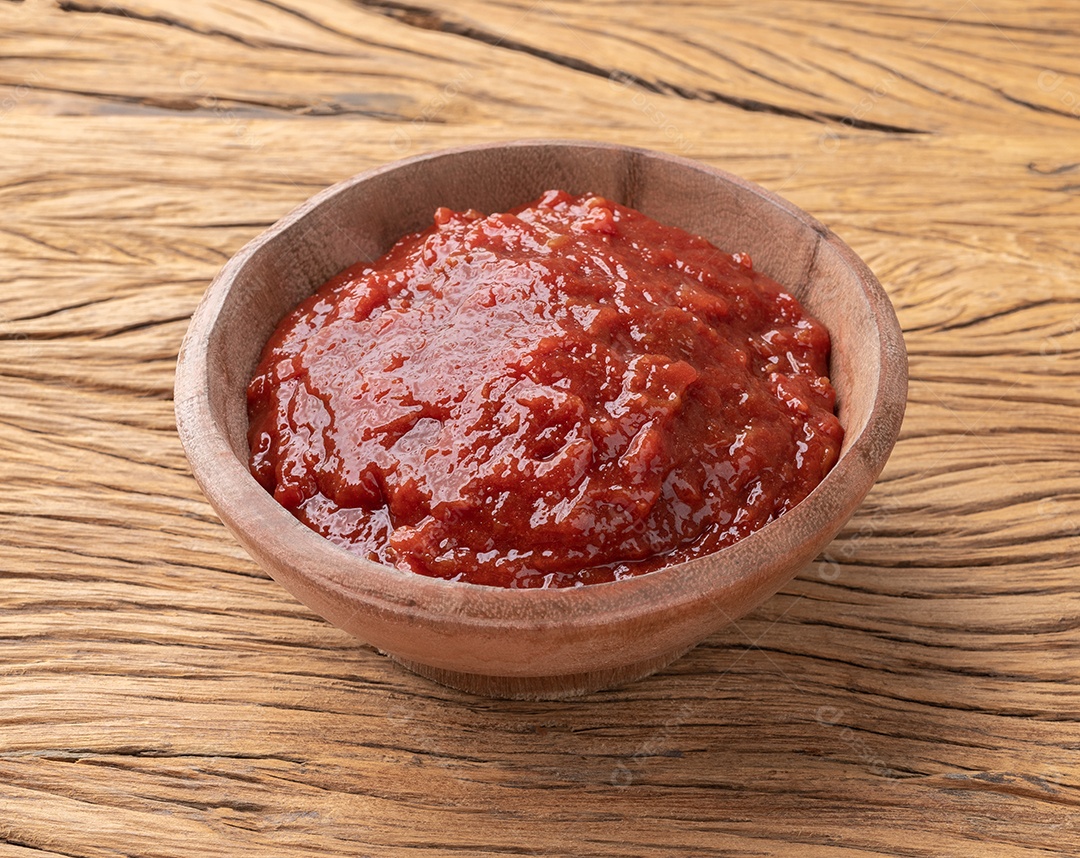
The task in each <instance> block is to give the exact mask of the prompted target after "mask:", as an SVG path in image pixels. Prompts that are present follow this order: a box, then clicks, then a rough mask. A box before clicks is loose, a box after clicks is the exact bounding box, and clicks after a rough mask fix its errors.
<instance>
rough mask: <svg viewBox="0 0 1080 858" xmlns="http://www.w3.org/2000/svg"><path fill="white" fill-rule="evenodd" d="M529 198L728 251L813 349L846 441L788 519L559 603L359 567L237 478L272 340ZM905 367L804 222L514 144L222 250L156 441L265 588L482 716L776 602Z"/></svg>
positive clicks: (602, 162) (644, 163) (829, 516)
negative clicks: (376, 275)
mask: <svg viewBox="0 0 1080 858" xmlns="http://www.w3.org/2000/svg"><path fill="white" fill-rule="evenodd" d="M550 188H562V189H565V190H567V191H570V192H571V193H589V192H591V193H596V194H599V195H602V196H606V197H609V198H611V199H614V200H616V201H618V202H621V203H625V204H626V205H629V206H632V207H634V208H637V209H640V210H641V211H643V212H645V213H646V214H648V215H650V216H651V217H653V218H655V219H656V220H658V221H660V222H661V223H666V224H671V225H674V226H679V227H682V228H683V229H686V230H688V231H690V232H693V233H698V234H700V235H703V236H705V237H706V238H708V239H709V240H711V241H712V242H714V243H715V244H717V245H718V246H719V247H721V248H722V249H724V250H727V251H729V252H733V251H746V252H749V253H750V255H751V257H752V258H753V260H754V265H755V268H757V269H759V270H761V271H763V272H764V273H766V274H768V275H769V276H771V277H772V278H773V279H775V280H777V281H779V282H780V283H782V284H784V285H785V286H787V287H788V288H789V289H791V290H793V292H794V294H795V295H796V296H797V297H798V298H799V299H800V300H801V301H802V302H803V304H804V305H805V306H806V307H807V309H808V310H809V311H810V312H811V313H812V314H813V315H815V316H817V317H818V318H819V319H821V320H822V321H823V322H824V323H825V324H826V325H827V326H828V328H829V330H830V332H831V333H832V341H833V355H832V380H833V383H834V385H835V387H836V390H837V393H838V402H839V406H838V409H839V410H838V413H839V416H840V420H841V422H842V423H843V425H844V427H845V429H846V433H847V436H846V440H845V441H844V446H843V449H842V451H841V454H840V458H839V461H838V462H837V464H836V466H835V467H834V468H833V470H832V471H831V472H830V473H829V475H828V476H827V477H826V478H825V480H824V481H823V482H822V483H821V484H820V485H818V487H817V488H816V489H815V490H814V491H813V492H812V493H811V494H810V496H809V497H808V498H806V499H805V500H804V501H803V502H802V503H800V504H799V505H798V506H796V507H795V508H794V509H792V510H791V511H789V512H788V513H787V514H785V515H784V516H782V517H781V518H779V519H778V520H776V521H774V522H772V523H771V524H769V525H768V526H766V527H765V528H763V529H762V530H760V531H758V532H756V533H754V534H752V535H751V536H749V537H747V538H746V539H743V540H741V541H740V542H738V543H736V544H734V545H732V546H730V547H728V548H724V549H723V550H721V551H718V552H716V553H714V554H711V555H709V556H706V557H703V558H700V559H697V560H693V561H690V562H688V563H683V564H680V565H677V566H672V567H669V568H667V569H662V570H660V571H657V572H653V573H650V574H647V575H643V576H640V577H637V578H630V579H627V580H623V581H616V582H613V583H608V584H596V585H591V586H587V587H580V588H575V589H560V590H509V589H501V588H494V587H484V586H479V585H475V584H466V583H459V582H450V581H444V580H441V579H435V578H427V577H423V576H420V575H415V574H412V573H409V572H404V571H401V570H399V569H394V568H390V567H387V566H382V565H379V564H376V563H372V562H370V561H367V560H363V559H361V558H360V557H357V556H354V555H352V554H350V553H348V552H347V551H345V550H343V549H341V548H338V547H336V546H335V545H333V544H331V543H330V542H328V541H327V540H325V539H323V538H322V537H320V536H318V535H317V534H316V533H314V532H313V531H311V530H309V529H308V528H307V527H305V526H304V525H302V524H300V523H299V522H298V521H297V520H296V519H295V518H293V516H292V515H291V514H290V513H288V512H287V511H286V510H285V509H284V508H282V507H281V506H279V505H278V504H277V503H276V502H275V501H274V499H273V498H272V497H271V496H270V495H269V494H267V492H266V491H265V490H263V489H262V487H260V486H259V484H258V483H257V482H256V481H255V479H254V478H253V477H252V476H251V474H250V473H249V472H248V467H247V461H248V445H247V438H246V430H247V415H246V400H245V387H246V384H247V382H248V380H249V378H250V377H251V374H252V371H253V370H254V367H255V365H256V362H257V360H258V357H259V353H260V350H261V348H262V346H263V344H264V343H265V341H266V340H267V339H268V337H269V336H270V334H271V332H272V331H273V330H274V328H275V327H276V325H277V324H278V322H279V321H280V320H281V318H282V317H283V316H284V315H285V313H286V312H287V311H288V310H290V309H291V308H292V307H293V306H294V305H296V304H297V303H298V302H299V301H300V300H301V299H303V298H305V297H306V296H307V295H309V294H310V293H311V292H313V291H314V290H315V289H316V288H317V287H318V286H320V285H321V284H322V283H323V282H325V281H326V280H327V279H328V278H329V277H331V276H332V275H334V274H336V273H337V272H339V271H341V270H342V269H344V268H346V267H348V266H350V265H352V264H354V263H355V262H357V261H359V260H361V259H367V260H370V259H375V258H377V257H379V256H380V255H381V254H382V253H383V252H384V251H386V250H387V249H388V248H389V246H390V245H391V244H392V243H393V242H394V241H395V240H397V239H398V238H399V237H401V236H402V235H404V234H405V233H408V232H412V231H415V230H418V229H421V228H423V227H426V226H428V225H429V224H430V222H431V217H432V214H433V212H434V210H435V208H436V207H438V206H449V207H451V208H454V209H459V210H461V209H468V208H475V209H479V210H480V211H483V212H494V211H505V210H507V209H509V208H512V207H513V206H516V205H519V204H521V203H525V202H528V201H530V200H532V199H534V198H536V197H538V196H539V195H540V194H541V193H542V192H543V191H545V190H548V189H550ZM906 393H907V356H906V353H905V350H904V341H903V338H902V336H901V333H900V328H899V325H898V324H897V320H896V316H895V314H894V312H893V308H892V306H891V305H890V303H889V299H888V298H887V297H886V295H885V293H884V292H883V291H882V289H881V287H880V285H879V284H878V282H877V281H876V280H875V279H874V276H873V274H871V273H870V270H869V269H868V268H867V267H866V265H865V264H863V262H862V261H861V260H860V259H859V258H858V257H857V256H856V255H855V254H854V253H853V252H852V251H851V250H850V249H849V248H848V247H847V246H846V245H845V244H844V243H843V242H842V241H840V240H839V239H838V238H837V237H836V236H835V235H833V234H832V233H831V232H830V231H829V230H828V229H827V228H825V227H824V226H822V225H821V224H820V223H818V222H817V221H816V220H814V219H813V218H812V217H810V216H809V215H807V214H805V213H804V212H802V211H800V210H799V209H797V208H796V207H795V206H793V205H791V204H790V203H788V202H785V201H784V200H782V199H780V198H779V197H777V196H776V195H775V194H771V193H769V192H768V191H766V190H764V189H762V188H760V187H758V186H756V185H754V184H752V183H750V182H747V181H745V180H743V179H740V178H738V177H736V176H732V175H730V174H728V173H725V172H723V171H721V170H717V169H714V168H712V167H708V166H706V165H704V164H700V163H697V162H694V161H690V160H686V159H683V158H677V157H674V156H671V155H666V154H661V153H657V152H650V151H646V150H642V149H634V148H630V147H626V146H616V145H610V144H601V143H586V142H570V141H549V140H539V141H520V142H515V143H506V144H496V145H485V146H471V147H463V148H459V149H451V150H448V151H443V152H436V153H432V154H428V155H421V156H418V157H415V158H409V159H407V160H404V161H400V162H398V163H395V164H390V165H388V166H385V167H379V168H377V169H374V170H369V171H367V172H365V173H361V174H360V175H358V176H354V177H353V178H351V179H348V180H346V181H344V182H341V183H340V184H337V185H334V186H333V187H332V188H328V189H327V190H325V191H323V192H322V193H320V194H318V195H317V196H315V197H313V198H312V199H311V200H309V201H308V202H306V203H305V204H303V205H302V206H300V207H299V208H298V209H296V210H295V211H293V212H292V213H291V214H289V215H287V216H286V217H285V218H284V219H283V220H281V221H279V222H278V223H277V224H275V225H274V226H273V227H271V228H270V229H269V230H267V231H266V232H264V233H263V234H262V235H260V236H259V237H258V238H256V239H255V240H254V241H252V242H251V243H249V244H248V245H247V246H246V247H244V248H243V249H242V250H241V251H240V252H239V253H237V255H236V256H235V257H233V258H232V259H231V260H230V261H229V262H228V264H226V265H225V267H224V268H223V269H222V270H221V273H220V274H219V275H218V277H217V279H216V280H214V282H213V283H212V284H211V286H210V288H209V290H208V291H207V293H206V295H205V297H204V298H203V300H202V303H201V304H200V305H199V307H198V309H197V310H196V312H195V315H194V317H193V318H192V321H191V327H190V329H189V331H188V334H187V337H186V339H185V340H184V345H183V348H182V350H181V352H180V357H179V362H178V365H177V372H176V417H177V427H178V429H179V432H180V438H181V440H182V441H183V444H184V448H185V450H186V451H187V456H188V460H189V462H190V463H191V470H192V472H193V473H194V475H195V478H196V479H197V480H198V482H199V485H200V486H201V487H202V490H203V491H204V492H205V493H206V496H207V498H209V500H210V503H211V504H212V505H213V507H214V509H215V510H217V513H218V515H220V516H221V518H222V520H223V521H224V522H225V524H226V525H228V527H229V528H230V530H232V532H233V533H234V534H235V536H236V538H237V539H238V540H239V541H240V542H241V543H242V544H243V545H244V547H245V548H246V549H247V550H248V551H249V552H250V553H251V555H252V556H253V557H254V558H255V559H256V560H257V561H258V562H259V564H260V565H261V566H262V567H263V568H264V569H266V571H267V572H268V573H269V574H270V575H271V576H273V578H274V579H275V580H277V581H278V582H279V583H280V584H282V586H284V587H285V588H286V589H288V590H289V592H291V593H292V594H293V595H294V596H296V598H297V599H299V600H300V601H301V602H303V603H304V604H305V605H307V606H308V607H310V608H311V609H312V610H313V611H315V612H317V613H318V614H320V615H321V616H323V617H325V618H326V619H327V620H329V621H330V622H331V623H333V624H334V625H337V626H339V627H341V628H342V629H345V630H346V631H348V632H350V633H351V634H353V635H356V636H357V637H358V638H361V639H363V640H365V641H367V642H369V643H370V644H372V645H373V646H375V647H377V648H378V649H379V650H381V651H382V652H384V653H386V654H387V655H389V656H390V657H391V658H393V659H395V660H396V661H398V662H400V663H401V664H403V665H405V666H406V667H407V668H409V669H410V670H413V671H415V672H417V673H419V674H422V675H423V676H427V677H430V678H431V679H434V680H436V681H438V682H442V683H445V684H446V685H450V686H453V687H455V688H460V689H466V690H469V691H472V692H476V693H479V694H485V695H489V696H496V697H519V698H549V697H562V696H569V695H574V694H580V693H584V692H588V691H592V690H595V689H599V688H602V687H607V686H611V685H615V684H620V683H625V682H628V681H630V680H633V679H637V678H639V677H642V676H645V675H647V674H649V673H651V672H652V671H654V670H656V669H657V668H660V667H662V666H664V665H666V664H667V663H669V662H670V661H672V660H673V659H675V658H676V657H678V656H679V655H681V654H682V653H684V652H685V651H686V650H688V649H689V648H691V647H692V646H694V645H695V644H697V643H698V642H699V641H701V640H703V639H704V638H705V637H707V636H708V635H709V634H711V633H712V632H714V631H716V630H717V629H719V628H720V627H722V626H724V625H725V624H726V623H729V622H730V621H732V620H733V619H735V618H737V617H739V616H741V615H742V614H745V613H746V612H747V611H749V610H751V609H752V608H753V607H755V606H756V605H758V604H759V603H760V602H762V601H763V600H764V599H766V598H768V597H769V596H770V595H771V594H773V593H774V592H776V590H777V589H779V588H780V587H781V586H782V585H783V584H784V583H786V582H787V581H788V580H789V579H790V578H791V577H792V576H794V575H795V574H796V573H797V572H798V571H799V570H800V569H802V568H803V567H804V565H805V564H807V563H808V562H809V561H811V560H812V559H813V558H814V557H815V556H816V555H817V554H818V552H820V551H821V550H822V549H823V548H824V547H825V545H826V544H827V543H828V542H829V541H830V540H831V539H832V538H833V536H834V535H835V534H836V533H837V531H838V530H839V529H840V527H841V526H842V525H843V524H844V522H845V521H846V520H847V519H848V517H849V516H850V515H851V514H852V512H854V510H855V508H856V507H857V506H858V505H859V503H860V502H861V501H862V499H863V498H864V497H865V495H866V493H867V492H868V491H869V490H870V487H871V486H872V485H873V483H874V480H875V479H876V478H877V476H878V474H879V473H880V472H881V469H882V467H883V466H884V464H885V461H886V459H887V458H888V456H889V452H890V451H891V449H892V447H893V444H894V442H895V440H896V436H897V433H898V432H899V429H900V422H901V420H902V418H903V413H904V405H905V397H906Z"/></svg>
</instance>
